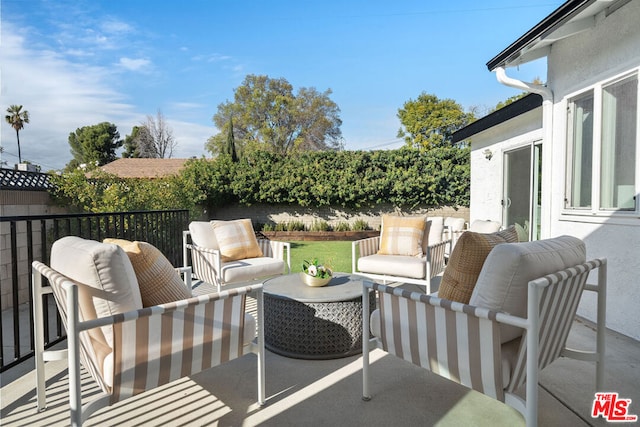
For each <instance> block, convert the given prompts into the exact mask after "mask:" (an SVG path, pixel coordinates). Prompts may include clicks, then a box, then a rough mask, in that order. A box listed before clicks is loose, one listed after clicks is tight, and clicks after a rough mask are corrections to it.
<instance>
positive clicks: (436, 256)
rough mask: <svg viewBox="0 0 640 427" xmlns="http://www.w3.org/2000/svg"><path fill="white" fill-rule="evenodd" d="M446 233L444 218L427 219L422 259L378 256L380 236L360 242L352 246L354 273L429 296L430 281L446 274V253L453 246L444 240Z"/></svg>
mask: <svg viewBox="0 0 640 427" xmlns="http://www.w3.org/2000/svg"><path fill="white" fill-rule="evenodd" d="M383 227H384V225H383ZM443 229H444V220H443V218H442V217H434V218H428V219H427V224H426V230H425V231H424V237H423V240H422V253H423V256H421V257H417V256H409V255H381V254H379V253H378V251H379V250H380V243H381V236H376V237H370V238H368V239H362V240H357V241H355V242H353V243H352V246H351V264H352V265H351V268H352V272H353V273H354V274H358V275H360V276H364V277H368V278H370V279H373V280H380V281H382V282H383V283H387V282H403V283H412V284H417V285H421V286H424V287H425V291H426V293H428V294H429V293H431V281H432V280H431V279H433V278H434V277H436V276H437V275H439V274H440V273H442V272H443V271H444V267H445V249H446V248H447V247H448V245H449V244H450V242H451V241H450V240H443Z"/></svg>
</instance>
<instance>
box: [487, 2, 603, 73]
mask: <svg viewBox="0 0 640 427" xmlns="http://www.w3.org/2000/svg"><path fill="white" fill-rule="evenodd" d="M595 1H597V0H569V1H567V2H566V3H564V4H563V5H561V6H560V7H558V8H557V9H556V10H554V11H553V12H552V13H551V14H550V15H549V16H547V17H546V18H545V19H543V20H542V21H540V22H539V23H538V24H537V25H536V26H534V27H533V28H532V29H530V30H529V31H527V32H526V33H525V34H524V35H523V36H522V37H520V38H519V39H518V40H516V41H515V42H513V43H512V44H511V45H510V46H509V47H507V48H506V49H504V50H503V51H502V52H500V53H499V54H498V55H496V56H495V57H494V58H493V59H491V60H490V61H489V62H487V68H488V69H489V71H493V70H495V69H496V68H498V67H508V66H516V65H519V64H523V63H525V62H529V61H532V60H534V59H538V58H542V57H544V56H546V55H548V53H549V49H550V45H551V43H552V42H553V41H555V40H557V39H559V38H563V37H567V36H569V35H571V34H575V32H579V31H583V30H584V28H582V27H580V28H575V29H572V32H570V33H566V34H563V35H555V36H553V37H552V38H551V39H550V40H545V37H546V36H548V35H549V34H550V33H552V32H553V31H554V30H556V29H558V28H559V27H560V26H562V25H563V24H564V23H565V22H567V21H568V20H569V19H571V18H572V17H573V16H575V15H576V14H578V13H579V12H580V11H582V10H583V9H584V8H585V7H587V6H588V5H590V4H591V3H594V2H595ZM590 24H591V23H590V22H584V23H582V25H584V26H587V25H590ZM560 36H562V37H560Z"/></svg>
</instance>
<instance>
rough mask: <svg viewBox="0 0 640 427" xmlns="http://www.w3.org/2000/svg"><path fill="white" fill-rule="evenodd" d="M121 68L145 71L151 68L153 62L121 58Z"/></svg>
mask: <svg viewBox="0 0 640 427" xmlns="http://www.w3.org/2000/svg"><path fill="white" fill-rule="evenodd" d="M119 64H120V66H121V67H123V68H125V69H127V70H129V71H145V70H147V69H148V68H149V67H150V66H151V61H149V60H148V59H142V58H140V59H131V58H124V57H123V58H120V62H119Z"/></svg>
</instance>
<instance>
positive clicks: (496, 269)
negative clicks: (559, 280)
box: [465, 233, 586, 343]
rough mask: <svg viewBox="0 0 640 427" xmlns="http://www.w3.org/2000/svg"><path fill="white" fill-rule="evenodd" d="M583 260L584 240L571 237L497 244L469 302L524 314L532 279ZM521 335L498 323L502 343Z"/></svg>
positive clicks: (492, 308) (584, 251)
mask: <svg viewBox="0 0 640 427" xmlns="http://www.w3.org/2000/svg"><path fill="white" fill-rule="evenodd" d="M465 234H466V233H465ZM585 260H586V248H585V245H584V242H582V240H580V239H577V238H575V237H571V236H561V237H556V238H553V239H546V240H537V241H533V242H524V243H516V244H510V245H498V246H496V247H495V248H494V249H493V250H492V251H491V253H490V254H489V256H488V257H487V260H486V262H485V263H484V267H483V268H482V271H481V272H480V275H479V276H478V281H477V283H476V286H475V288H474V290H473V293H472V295H471V299H470V301H469V303H470V304H471V305H475V306H478V307H486V308H489V309H491V310H497V311H503V312H505V313H509V314H512V315H515V316H520V317H525V316H526V313H527V291H528V284H529V282H530V281H531V280H535V279H538V278H540V277H543V276H545V275H547V274H551V273H555V272H557V271H560V270H564V269H565V268H569V267H572V266H574V265H578V264H582V263H584V262H585ZM520 335H522V329H520V328H516V327H512V326H505V325H502V326H501V340H502V342H503V343H504V342H507V341H510V340H512V339H514V338H516V337H518V336H520Z"/></svg>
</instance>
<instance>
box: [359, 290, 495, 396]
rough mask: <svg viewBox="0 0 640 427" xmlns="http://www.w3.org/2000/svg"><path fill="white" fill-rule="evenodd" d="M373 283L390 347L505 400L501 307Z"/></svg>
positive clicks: (384, 337)
mask: <svg viewBox="0 0 640 427" xmlns="http://www.w3.org/2000/svg"><path fill="white" fill-rule="evenodd" d="M367 286H368V287H371V288H372V289H374V290H378V291H379V294H378V295H379V304H380V318H381V325H380V328H381V334H382V338H381V343H382V348H383V349H384V350H385V351H386V352H388V353H391V354H393V355H395V356H397V357H400V358H402V359H404V360H407V361H409V362H411V363H413V364H415V365H418V366H421V367H423V368H425V369H428V370H430V371H432V372H433V373H435V374H438V375H440V376H442V377H445V378H448V379H450V380H452V381H455V382H457V383H459V384H462V385H465V386H467V387H469V388H472V389H474V390H477V391H479V392H481V393H483V394H486V395H488V396H491V397H493V398H495V399H498V400H501V401H503V400H504V393H503V389H502V370H501V360H500V335H499V327H498V323H497V322H495V321H494V320H495V315H496V312H493V311H489V310H486V309H482V308H478V307H472V306H469V305H463V304H459V303H452V302H451V301H446V300H442V299H439V298H435V297H431V296H428V295H424V294H421V293H412V292H409V291H406V290H403V289H400V288H392V287H388V286H384V285H380V284H377V283H370V284H367ZM453 306H455V308H456V311H454V310H452V307H453Z"/></svg>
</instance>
